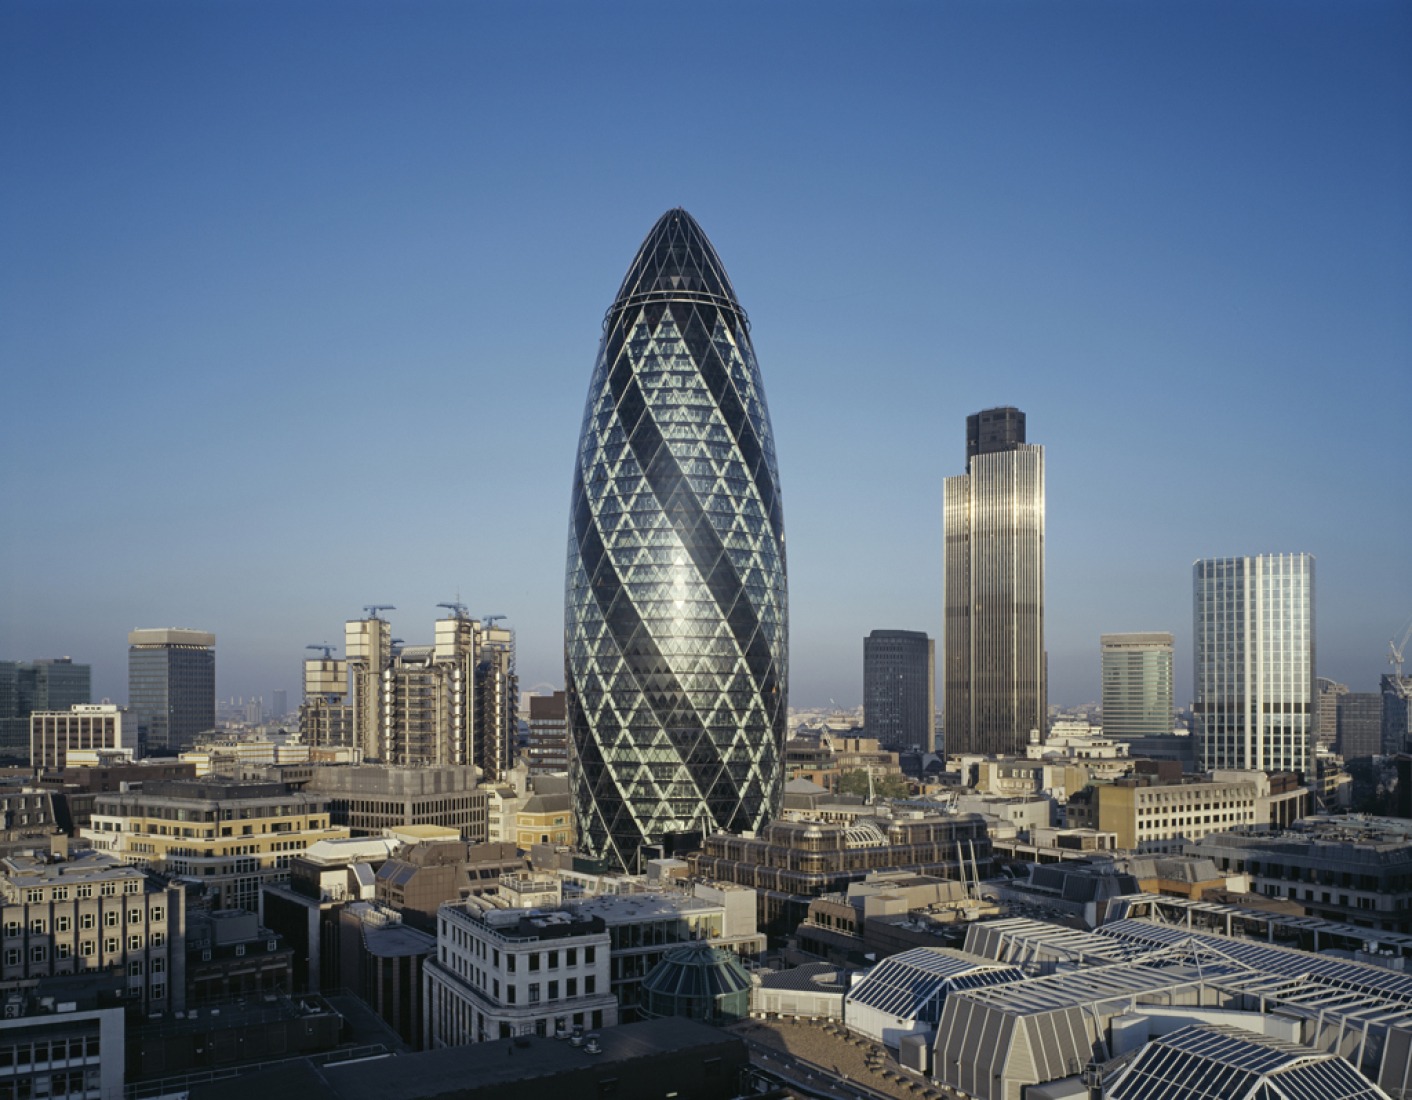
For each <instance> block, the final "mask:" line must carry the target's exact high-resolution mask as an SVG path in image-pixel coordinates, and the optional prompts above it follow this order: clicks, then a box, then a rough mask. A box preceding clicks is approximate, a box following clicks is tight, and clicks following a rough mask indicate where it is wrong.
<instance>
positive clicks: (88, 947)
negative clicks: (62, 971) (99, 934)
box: [79, 940, 98, 959]
mask: <svg viewBox="0 0 1412 1100" xmlns="http://www.w3.org/2000/svg"><path fill="white" fill-rule="evenodd" d="M79 949H80V950H81V951H82V952H83V955H84V957H85V958H89V959H91V958H92V957H93V956H94V955H96V954H97V953H98V943H97V941H95V940H84V941H83V943H82V944H80V945H79Z"/></svg>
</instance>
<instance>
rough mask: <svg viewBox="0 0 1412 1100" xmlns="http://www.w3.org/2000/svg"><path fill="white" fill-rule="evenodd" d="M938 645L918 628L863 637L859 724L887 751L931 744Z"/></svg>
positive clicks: (929, 745) (880, 632)
mask: <svg viewBox="0 0 1412 1100" xmlns="http://www.w3.org/2000/svg"><path fill="white" fill-rule="evenodd" d="M935 715H936V644H935V643H934V642H933V641H932V640H931V639H930V638H928V637H927V636H926V634H924V633H922V632H921V631H920V630H874V631H873V632H872V633H871V634H869V635H868V636H867V637H866V638H864V639H863V724H864V726H865V727H866V729H867V731H868V736H869V737H873V738H876V739H877V742H878V744H880V745H882V746H883V748H886V749H898V750H900V749H912V748H919V749H922V750H923V751H925V752H929V751H931V748H932V722H933V721H935Z"/></svg>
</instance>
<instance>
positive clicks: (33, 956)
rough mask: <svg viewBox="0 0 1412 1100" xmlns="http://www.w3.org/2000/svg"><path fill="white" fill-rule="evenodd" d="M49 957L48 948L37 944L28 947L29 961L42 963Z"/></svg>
mask: <svg viewBox="0 0 1412 1100" xmlns="http://www.w3.org/2000/svg"><path fill="white" fill-rule="evenodd" d="M48 957H49V948H47V947H45V946H44V945H43V944H39V945H37V946H35V947H31V948H30V949H29V961H30V962H32V963H42V962H43V961H44V960H45V959H47V958H48Z"/></svg>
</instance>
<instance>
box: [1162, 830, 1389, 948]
mask: <svg viewBox="0 0 1412 1100" xmlns="http://www.w3.org/2000/svg"><path fill="white" fill-rule="evenodd" d="M1188 852H1189V853H1190V854H1192V855H1197V856H1204V857H1206V858H1208V859H1211V860H1213V861H1214V862H1215V864H1216V866H1217V867H1219V868H1220V869H1221V871H1222V872H1224V873H1227V874H1248V875H1249V876H1250V888H1251V890H1253V891H1254V892H1256V893H1260V894H1264V895H1266V896H1267V897H1272V898H1284V899H1286V900H1288V901H1293V902H1298V903H1299V904H1300V905H1302V906H1304V911H1305V913H1306V914H1307V915H1309V916H1311V917H1319V918H1322V919H1323V920H1327V921H1335V922H1338V923H1340V924H1345V925H1356V926H1359V927H1362V928H1367V929H1378V930H1380V931H1384V932H1396V933H1399V934H1400V935H1404V936H1405V935H1409V934H1412V822H1408V821H1406V820H1403V819H1400V818H1384V817H1364V816H1363V815H1361V814H1349V815H1346V816H1342V815H1341V816H1334V817H1309V818H1304V819H1303V820H1300V821H1295V822H1292V823H1290V825H1289V826H1288V828H1286V829H1283V830H1278V831H1274V832H1271V831H1268V830H1267V829H1264V828H1261V829H1258V830H1255V829H1250V830H1245V829H1242V830H1234V831H1229V832H1221V833H1213V834H1211V835H1208V836H1205V837H1203V838H1201V839H1200V840H1198V841H1196V842H1195V843H1194V844H1192V845H1191V847H1190V848H1188ZM1368 939H1369V940H1375V939H1376V937H1375V936H1372V935H1371V934H1370V935H1369V937H1368Z"/></svg>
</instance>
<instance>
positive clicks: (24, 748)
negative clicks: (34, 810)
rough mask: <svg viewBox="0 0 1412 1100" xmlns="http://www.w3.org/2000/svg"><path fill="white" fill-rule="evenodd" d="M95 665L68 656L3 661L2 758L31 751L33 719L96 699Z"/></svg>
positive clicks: (0, 678) (0, 673) (0, 692)
mask: <svg viewBox="0 0 1412 1100" xmlns="http://www.w3.org/2000/svg"><path fill="white" fill-rule="evenodd" d="M92 678H93V669H92V668H91V667H90V666H89V665H78V664H74V662H73V661H72V660H71V659H70V658H68V657H48V658H44V657H42V658H39V659H38V660H34V661H0V758H4V757H10V758H13V759H22V758H25V757H27V756H28V754H29V743H30V738H29V719H30V715H32V714H35V713H36V712H39V711H58V710H68V709H69V708H70V707H74V706H79V705H82V704H85V703H88V702H91V701H92V698H93V696H92V694H91V684H92Z"/></svg>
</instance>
